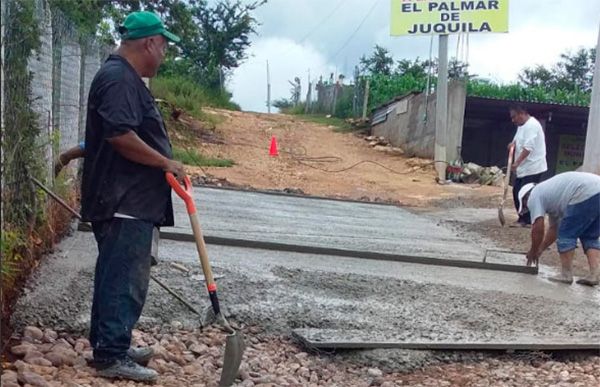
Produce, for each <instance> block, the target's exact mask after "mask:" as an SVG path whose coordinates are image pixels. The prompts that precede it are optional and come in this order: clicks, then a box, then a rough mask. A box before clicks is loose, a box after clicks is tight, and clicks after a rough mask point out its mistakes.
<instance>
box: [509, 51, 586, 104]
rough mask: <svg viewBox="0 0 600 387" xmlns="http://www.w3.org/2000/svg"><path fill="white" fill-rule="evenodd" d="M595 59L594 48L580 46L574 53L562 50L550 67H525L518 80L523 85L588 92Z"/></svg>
mask: <svg viewBox="0 0 600 387" xmlns="http://www.w3.org/2000/svg"><path fill="white" fill-rule="evenodd" d="M595 60H596V50H595V49H593V48H592V49H585V48H582V49H580V50H578V51H576V52H575V53H571V52H569V51H567V52H564V53H563V54H561V56H560V60H559V61H558V62H557V63H556V64H555V65H554V66H552V67H551V68H547V67H544V66H542V65H537V66H535V67H526V68H524V69H523V70H522V71H521V73H520V74H519V82H520V83H521V84H522V85H524V86H529V87H537V86H543V87H546V88H551V89H556V90H564V91H568V92H575V93H589V92H591V90H592V77H593V74H594V63H595Z"/></svg>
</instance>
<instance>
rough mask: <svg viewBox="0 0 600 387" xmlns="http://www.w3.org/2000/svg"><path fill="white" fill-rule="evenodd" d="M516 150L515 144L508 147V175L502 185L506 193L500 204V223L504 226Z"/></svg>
mask: <svg viewBox="0 0 600 387" xmlns="http://www.w3.org/2000/svg"><path fill="white" fill-rule="evenodd" d="M514 152H515V146H514V145H511V146H510V148H508V162H507V163H506V176H505V177H504V181H503V182H502V185H503V186H504V194H503V195H502V201H501V202H500V205H499V206H498V220H499V221H500V224H501V225H502V227H504V225H505V224H506V219H505V218H504V211H503V210H504V203H505V202H506V194H507V193H508V186H509V183H510V171H511V169H512V160H513V153H514Z"/></svg>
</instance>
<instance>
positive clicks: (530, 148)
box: [508, 105, 548, 227]
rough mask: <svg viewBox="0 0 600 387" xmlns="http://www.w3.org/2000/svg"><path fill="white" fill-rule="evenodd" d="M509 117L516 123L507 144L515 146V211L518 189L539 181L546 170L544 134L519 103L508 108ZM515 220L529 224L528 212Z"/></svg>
mask: <svg viewBox="0 0 600 387" xmlns="http://www.w3.org/2000/svg"><path fill="white" fill-rule="evenodd" d="M509 111H510V119H511V120H512V122H513V124H515V125H517V126H518V128H517V133H516V134H515V137H514V138H513V140H512V142H511V143H510V144H508V146H509V147H510V146H513V145H514V147H515V160H514V162H513V165H512V169H513V170H514V171H516V179H515V184H514V186H513V200H514V203H515V209H516V210H517V213H518V211H519V190H520V189H521V188H522V187H523V186H524V185H525V184H529V183H539V182H540V181H541V179H542V174H543V173H544V172H546V171H547V170H548V165H547V164H546V136H545V135H544V130H543V129H542V125H541V124H540V122H539V121H538V120H536V119H535V117H532V116H530V115H529V113H528V112H527V110H526V109H525V108H524V107H523V106H521V105H513V106H511V107H510V109H509ZM517 222H518V223H519V224H520V225H521V226H524V227H525V226H528V225H529V224H531V219H530V216H529V213H526V214H519V219H518V220H517Z"/></svg>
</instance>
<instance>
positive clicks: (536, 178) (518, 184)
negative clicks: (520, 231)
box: [512, 172, 544, 224]
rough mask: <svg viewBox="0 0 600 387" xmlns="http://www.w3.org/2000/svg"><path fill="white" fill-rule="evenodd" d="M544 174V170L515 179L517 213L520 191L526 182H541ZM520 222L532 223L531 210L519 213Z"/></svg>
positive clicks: (514, 196)
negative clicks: (523, 213)
mask: <svg viewBox="0 0 600 387" xmlns="http://www.w3.org/2000/svg"><path fill="white" fill-rule="evenodd" d="M543 174H544V172H542V173H538V174H537V175H529V176H523V177H517V178H516V179H515V185H514V186H513V191H512V193H513V200H514V202H515V209H516V210H517V213H518V212H519V191H520V190H521V188H522V187H523V186H524V185H525V184H529V183H539V182H540V181H541V180H542V175H543ZM519 223H525V224H531V215H530V214H529V212H527V213H526V214H525V215H519Z"/></svg>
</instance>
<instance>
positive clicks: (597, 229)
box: [556, 194, 600, 253]
mask: <svg viewBox="0 0 600 387" xmlns="http://www.w3.org/2000/svg"><path fill="white" fill-rule="evenodd" d="M599 238H600V194H597V195H594V196H592V197H591V198H589V199H587V200H585V201H583V202H581V203H577V204H573V205H570V206H568V207H567V210H566V211H565V215H564V217H563V218H562V220H561V222H560V226H559V227H558V241H557V243H556V244H557V247H558V252H559V253H565V252H567V251H571V250H574V249H575V248H576V247H577V239H579V240H580V241H581V245H582V246H583V250H584V251H587V250H588V249H596V250H600V239H599Z"/></svg>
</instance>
